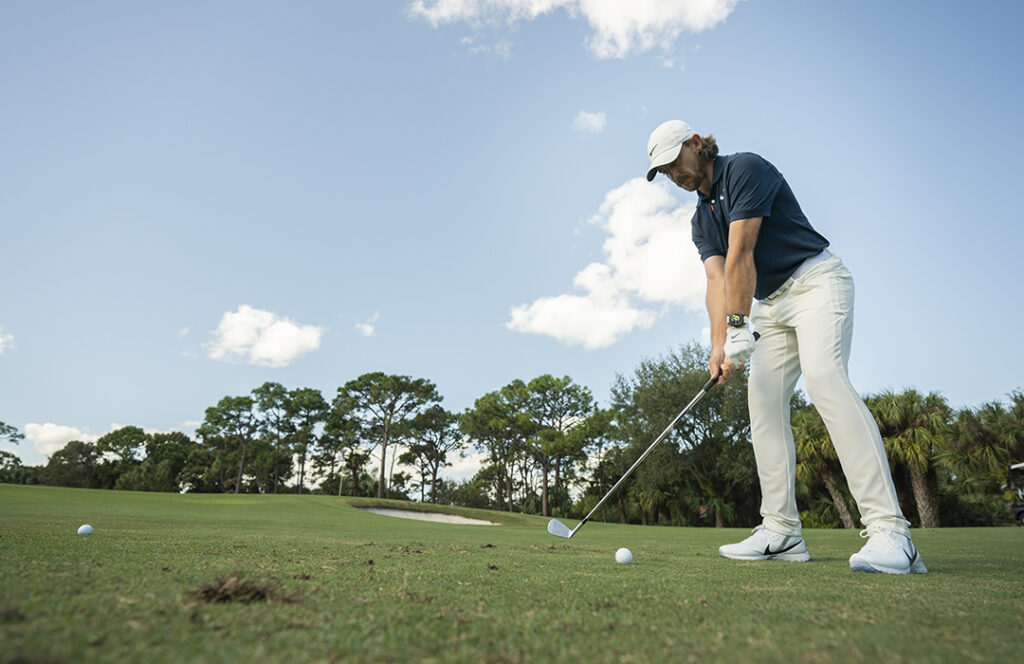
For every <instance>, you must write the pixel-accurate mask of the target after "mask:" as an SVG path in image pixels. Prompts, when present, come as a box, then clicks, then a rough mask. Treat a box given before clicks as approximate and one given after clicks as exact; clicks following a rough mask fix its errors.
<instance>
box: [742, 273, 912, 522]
mask: <svg viewBox="0 0 1024 664" xmlns="http://www.w3.org/2000/svg"><path fill="white" fill-rule="evenodd" d="M825 255H826V256H828V257H827V258H824V260H822V259H820V258H818V259H817V261H816V260H815V259H814V258H812V259H808V264H813V266H811V267H810V268H809V269H807V270H806V271H805V272H802V273H801V272H800V271H798V273H797V274H798V275H799V276H796V277H795V278H792V279H790V280H789V281H787V282H786V283H785V284H784V285H783V286H782V287H781V288H780V289H779V290H777V291H776V292H775V293H773V294H772V295H770V296H769V297H767V298H765V299H763V300H759V301H757V302H755V304H754V309H753V311H752V312H751V322H752V324H753V327H754V329H756V330H757V331H758V332H760V334H761V338H760V339H759V340H758V342H757V347H756V350H755V351H754V355H753V356H752V357H751V359H750V382H749V399H748V404H749V407H750V426H751V438H752V439H753V444H754V456H755V458H756V460H757V473H758V477H759V478H760V482H761V516H762V518H763V519H764V525H765V527H767V528H768V529H770V530H773V531H775V532H778V533H782V534H784V535H799V534H800V515H799V512H798V511H797V506H796V486H795V485H796V451H795V449H794V445H793V431H792V429H791V428H790V423H789V400H790V397H791V396H792V395H793V391H794V390H795V389H796V383H797V380H798V379H799V378H800V375H801V373H802V374H803V376H804V381H805V383H806V385H807V393H808V396H809V397H810V400H811V402H813V403H814V405H815V406H816V407H817V409H818V412H819V413H820V414H821V418H822V419H823V420H824V422H825V426H826V427H827V429H828V432H829V436H830V437H831V438H832V443H833V445H834V446H835V449H836V453H837V454H838V456H839V461H840V463H841V464H842V467H843V472H844V473H845V475H846V480H847V483H848V485H849V487H850V492H851V493H852V494H853V498H854V500H856V501H857V507H858V508H859V510H860V514H861V521H862V522H863V523H864V524H865V526H866V525H868V524H874V525H882V526H885V527H886V528H890V529H892V530H895V531H896V532H900V533H904V534H909V531H908V530H907V528H908V526H909V524H908V523H907V521H906V520H905V519H904V518H903V513H902V511H901V510H900V505H899V500H898V499H897V497H896V489H895V487H894V486H893V482H892V475H891V474H890V472H889V464H888V461H887V460H886V456H885V448H884V447H883V445H882V437H881V436H880V435H879V432H878V426H877V425H876V424H875V420H874V418H873V417H872V416H871V412H870V411H869V410H868V408H867V406H866V405H864V401H863V400H862V399H861V398H860V395H858V394H857V391H856V390H854V389H853V385H852V384H851V383H850V379H849V377H848V376H847V364H848V362H849V358H850V345H851V341H852V338H853V277H852V276H851V274H850V271H849V270H847V269H846V266H845V265H843V263H842V261H841V260H839V257H838V256H835V255H829V254H827V253H826V254H825Z"/></svg>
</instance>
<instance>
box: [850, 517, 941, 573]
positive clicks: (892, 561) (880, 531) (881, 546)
mask: <svg viewBox="0 0 1024 664" xmlns="http://www.w3.org/2000/svg"><path fill="white" fill-rule="evenodd" d="M860 536H861V537H866V538H868V541H867V544H865V545H864V546H863V548H861V550H860V551H858V552H857V553H855V554H853V555H852V556H850V569H851V570H852V571H854V572H881V573H882V574H924V573H926V572H927V571H928V569H927V568H926V567H925V566H924V562H923V561H922V560H921V554H920V553H918V552H917V549H915V548H914V543H913V542H912V541H911V540H910V537H909V536H907V535H903V534H901V533H898V532H896V531H894V530H889V529H888V528H882V527H880V526H875V527H868V529H867V530H862V531H861V533H860Z"/></svg>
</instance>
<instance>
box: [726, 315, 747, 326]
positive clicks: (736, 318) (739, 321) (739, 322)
mask: <svg viewBox="0 0 1024 664" xmlns="http://www.w3.org/2000/svg"><path fill="white" fill-rule="evenodd" d="M746 322H747V317H746V316H744V315H743V314H729V325H731V326H732V327H743V326H744V325H745V324H746Z"/></svg>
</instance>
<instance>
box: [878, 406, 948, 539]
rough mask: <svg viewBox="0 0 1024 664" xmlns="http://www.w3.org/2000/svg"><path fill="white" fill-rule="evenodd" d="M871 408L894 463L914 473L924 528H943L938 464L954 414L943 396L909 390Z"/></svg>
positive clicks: (912, 486) (912, 482)
mask: <svg viewBox="0 0 1024 664" xmlns="http://www.w3.org/2000/svg"><path fill="white" fill-rule="evenodd" d="M868 408H869V409H870V410H871V412H872V414H873V415H874V416H875V420H877V422H878V428H879V430H880V431H881V434H882V440H883V441H884V442H885V450H886V452H887V453H888V455H889V460H890V462H892V463H899V464H903V465H904V466H906V467H907V469H908V470H909V471H910V483H911V488H912V489H913V493H914V503H915V505H917V513H918V515H919V516H920V517H921V527H922V528H938V527H939V482H938V473H937V469H936V464H937V460H938V457H939V456H940V454H941V452H942V450H943V449H944V447H945V445H946V444H947V438H946V436H944V435H943V432H944V431H946V430H947V426H948V422H949V417H950V410H949V405H948V404H947V403H946V400H945V399H944V398H943V397H942V395H940V394H938V393H936V392H930V393H929V394H928V395H927V396H922V395H921V394H920V393H919V392H917V390H914V389H907V390H904V391H903V392H902V393H900V394H895V393H894V392H892V391H886V392H883V393H882V394H880V395H878V396H876V397H872V398H870V399H868Z"/></svg>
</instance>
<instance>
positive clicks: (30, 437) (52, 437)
mask: <svg viewBox="0 0 1024 664" xmlns="http://www.w3.org/2000/svg"><path fill="white" fill-rule="evenodd" d="M99 438H100V437H99V436H94V435H92V434H90V433H86V432H84V431H82V430H81V429H78V428H76V427H69V426H65V425H63V424H53V423H52V422H47V423H46V424H36V423H35V422H29V423H28V424H26V425H25V440H27V441H28V442H30V443H32V447H34V448H35V449H36V451H37V452H39V453H40V454H44V455H46V456H50V455H52V454H53V453H54V452H56V451H58V450H60V449H62V448H63V447H64V446H65V445H67V444H68V443H70V442H71V441H72V440H80V441H82V442H83V443H95V442H96V441H97V440H99Z"/></svg>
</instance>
